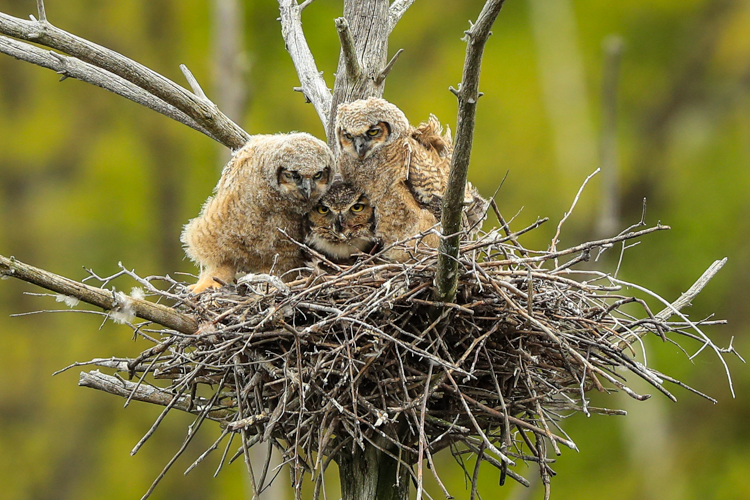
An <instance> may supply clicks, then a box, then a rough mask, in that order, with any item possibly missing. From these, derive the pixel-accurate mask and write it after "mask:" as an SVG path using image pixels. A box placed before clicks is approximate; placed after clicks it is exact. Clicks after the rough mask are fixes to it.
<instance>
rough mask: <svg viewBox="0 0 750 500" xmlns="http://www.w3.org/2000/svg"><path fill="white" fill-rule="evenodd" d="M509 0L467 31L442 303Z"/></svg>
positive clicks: (493, 3) (499, 1)
mask: <svg viewBox="0 0 750 500" xmlns="http://www.w3.org/2000/svg"><path fill="white" fill-rule="evenodd" d="M503 3H505V0H487V2H486V3H485V4H484V8H483V9H482V12H481V13H480V14H479V18H478V19H477V22H476V24H474V25H473V26H472V27H471V29H469V30H468V31H466V41H467V44H466V59H465V61H464V70H463V77H462V80H461V86H460V87H459V90H458V91H456V95H457V97H458V119H457V121H456V147H455V149H454V150H453V157H452V158H451V171H450V176H449V178H448V186H447V187H446V190H445V195H444V197H443V212H442V217H441V223H442V226H443V234H444V235H448V236H446V237H444V238H442V239H441V240H440V248H439V251H440V254H439V256H438V266H437V271H436V274H435V284H436V295H437V297H436V298H437V299H438V300H439V301H441V302H453V297H454V296H455V294H456V286H457V283H458V261H457V260H456V257H457V256H458V245H459V232H460V231H461V215H462V211H463V200H464V192H465V189H466V177H467V174H468V172H469V160H470V158H471V147H472V142H473V139H474V119H475V116H476V109H477V100H478V99H479V97H480V94H479V73H480V71H481V64H482V54H483V52H484V46H485V44H486V43H487V39H488V38H489V36H490V34H491V31H490V28H492V25H493V23H494V22H495V19H497V16H498V14H500V9H502V7H503Z"/></svg>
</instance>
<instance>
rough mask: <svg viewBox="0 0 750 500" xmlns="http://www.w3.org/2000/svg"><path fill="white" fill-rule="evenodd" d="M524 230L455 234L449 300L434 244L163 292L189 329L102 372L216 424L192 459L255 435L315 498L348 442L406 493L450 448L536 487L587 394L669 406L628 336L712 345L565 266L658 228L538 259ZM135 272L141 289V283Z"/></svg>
mask: <svg viewBox="0 0 750 500" xmlns="http://www.w3.org/2000/svg"><path fill="white" fill-rule="evenodd" d="M542 222H544V221H543V220H540V221H537V223H535V224H533V225H532V226H530V227H529V228H526V229H524V230H522V231H519V232H518V233H510V232H508V231H507V226H505V229H506V231H504V232H501V231H500V230H495V231H492V232H490V233H486V234H485V233H481V234H480V236H479V237H476V238H474V239H472V240H466V241H464V242H463V243H462V245H461V250H460V255H459V271H460V277H459V288H458V293H457V296H456V299H455V302H454V303H450V304H438V303H435V302H433V301H432V298H431V297H432V291H433V278H434V275H435V264H436V259H437V252H435V251H429V250H428V251H420V252H418V253H415V254H414V260H413V261H411V262H408V263H389V262H384V261H383V260H382V259H381V258H380V256H379V255H374V256H370V257H363V258H362V259H360V260H359V261H358V262H357V263H356V264H354V265H353V266H350V267H338V266H337V267H336V268H335V269H334V270H332V271H331V272H322V271H321V269H325V268H328V267H329V264H327V263H325V262H320V263H319V266H318V268H319V269H318V270H317V271H315V272H312V273H308V275H306V276H304V277H302V278H300V279H298V280H296V281H293V282H291V283H286V284H284V283H282V282H281V281H280V280H278V279H277V278H272V277H270V276H257V275H256V276H248V277H247V278H245V279H240V280H239V282H238V284H237V285H236V286H234V285H233V286H228V287H225V288H222V289H219V290H216V291H211V292H207V293H205V294H202V295H200V296H199V297H198V298H189V296H188V295H187V293H185V292H180V293H181V295H180V297H182V299H183V300H184V302H183V303H182V304H181V305H179V306H178V308H179V309H180V310H182V311H184V312H189V313H190V314H194V315H196V317H197V318H199V322H200V329H199V331H198V333H196V334H194V335H183V334H178V333H176V332H174V331H169V330H166V331H160V332H159V333H160V334H161V338H152V340H153V341H154V342H155V343H156V345H155V346H154V347H152V348H150V349H148V350H146V351H145V352H143V354H142V355H141V356H140V357H138V358H137V359H127V360H110V361H109V363H114V365H112V364H110V365H108V366H116V367H118V368H120V369H123V367H126V369H127V370H128V371H129V372H130V374H131V377H133V380H134V381H137V384H136V383H135V382H132V383H131V385H130V386H129V387H128V388H127V392H130V397H133V395H135V394H136V393H139V394H140V393H142V392H143V390H144V388H145V387H147V386H148V385H150V384H153V386H154V387H156V389H154V388H152V387H148V389H149V390H151V391H154V390H156V391H157V394H159V395H163V396H169V398H168V399H167V400H166V402H162V403H161V404H167V402H168V403H169V404H168V406H167V408H168V409H169V408H171V407H177V408H180V409H183V410H187V411H191V412H193V413H196V414H198V415H199V422H203V420H204V419H213V420H217V421H219V422H220V423H221V425H222V428H223V429H224V432H223V434H222V436H221V438H220V440H219V441H217V443H216V444H215V445H214V446H212V447H211V448H210V449H209V450H207V451H206V453H204V454H203V455H202V456H201V457H199V459H198V460H197V461H196V463H197V462H199V461H201V460H202V459H203V458H204V457H205V456H206V455H207V454H208V453H209V452H211V451H213V450H214V449H217V448H220V445H219V442H220V441H221V440H226V441H227V442H226V444H222V446H225V447H226V451H225V452H224V455H223V457H222V463H224V461H225V460H226V459H231V457H232V456H233V454H234V458H237V457H238V456H241V455H242V454H243V453H247V450H248V448H249V447H250V446H252V445H254V444H256V443H261V442H266V443H270V444H271V445H273V446H275V447H276V448H278V449H279V450H281V452H282V454H283V457H284V461H285V463H288V464H290V465H291V467H292V468H293V478H295V479H294V480H295V482H296V483H297V486H298V485H299V484H300V483H301V482H302V479H303V477H304V476H305V474H306V473H307V474H309V475H310V477H311V478H312V480H313V481H314V482H315V483H316V488H315V494H316V496H317V494H318V492H319V491H320V485H321V478H322V477H323V475H322V473H323V471H324V470H325V468H326V467H327V466H328V464H329V463H330V461H331V459H336V457H337V455H338V454H339V453H349V454H351V453H352V450H353V449H356V448H360V449H361V448H363V447H365V446H375V447H377V448H379V449H381V450H382V451H384V452H385V453H387V454H388V455H390V456H392V457H394V458H395V459H397V460H399V461H400V463H401V464H402V465H404V466H405V467H407V468H408V471H409V474H410V475H411V476H412V478H413V480H414V481H415V483H416V484H418V485H419V487H421V483H422V475H423V469H422V467H412V466H414V465H415V464H421V462H422V460H428V461H429V463H430V464H431V465H433V464H432V455H433V454H434V453H436V452H437V451H439V450H441V449H444V448H450V449H451V451H452V453H453V454H454V455H455V456H456V457H458V458H459V462H460V463H461V464H462V465H463V464H465V460H464V459H465V458H466V457H465V456H466V455H467V454H469V455H473V456H475V457H478V458H479V459H480V460H482V461H485V462H486V463H489V464H491V465H494V466H495V467H497V468H498V469H499V470H500V474H501V482H502V481H504V480H505V478H506V476H508V477H511V478H513V479H514V480H516V481H519V482H521V483H523V484H526V485H528V481H527V480H526V479H524V478H523V477H522V476H521V475H520V474H518V473H517V472H516V471H515V470H514V465H516V464H518V463H519V462H536V464H537V465H538V467H539V471H540V473H541V477H542V479H543V480H544V483H545V484H546V483H548V479H549V477H550V476H551V475H552V474H553V471H552V469H551V468H550V463H551V461H552V460H551V459H549V458H548V454H551V451H552V450H554V452H555V453H557V454H559V453H560V451H559V445H563V446H566V447H569V448H573V449H575V444H574V443H573V441H572V440H571V439H570V438H569V437H567V435H566V434H565V432H564V431H563V430H562V429H561V428H560V427H559V425H558V422H559V420H560V419H561V418H562V417H564V416H567V415H569V414H571V413H572V412H584V413H586V414H589V413H604V414H618V413H619V414H622V413H624V412H620V411H617V410H607V409H603V408H594V407H592V406H589V402H588V399H587V395H586V392H587V391H589V390H590V389H592V388H593V389H597V390H599V391H605V392H608V391H612V390H622V391H625V392H626V393H627V394H629V395H630V396H632V397H634V398H636V399H645V398H647V397H648V396H644V395H639V394H637V393H635V392H634V391H632V390H631V389H629V388H628V387H627V386H626V385H625V379H624V377H623V374H624V373H625V372H626V371H629V372H630V373H632V374H635V375H637V376H638V377H640V378H642V379H644V380H646V381H647V382H648V383H649V384H651V385H652V386H654V387H655V388H656V389H657V390H659V391H660V392H662V393H664V394H665V395H667V396H668V397H669V398H672V399H674V396H672V394H671V393H670V392H669V391H668V390H667V389H666V388H665V387H664V385H663V384H664V383H666V382H671V383H674V384H678V385H681V386H683V387H687V386H684V384H681V383H680V382H678V381H677V380H675V379H672V378H670V377H668V376H666V375H664V374H662V373H659V372H658V371H656V370H655V369H653V368H650V367H646V366H644V365H643V364H641V363H639V362H638V361H636V356H635V354H636V351H637V350H638V349H642V348H643V345H642V344H640V338H641V337H642V336H643V335H644V334H648V333H651V334H654V335H657V336H659V337H661V338H662V339H664V340H670V341H674V339H675V338H676V335H682V336H686V337H688V338H691V339H694V340H697V341H699V342H701V343H702V344H703V347H709V348H711V349H713V350H714V351H716V352H719V353H720V352H726V350H720V349H718V348H717V347H716V346H715V345H714V344H713V343H712V342H711V341H710V340H709V339H708V338H707V337H706V336H705V335H704V334H703V333H702V331H701V330H700V327H699V325H700V323H693V322H690V321H688V320H687V318H685V317H684V316H682V315H680V314H679V313H677V309H678V308H679V306H670V307H671V309H670V307H667V308H665V310H664V311H663V312H661V313H658V314H653V313H652V312H651V310H650V309H649V307H648V306H647V305H646V302H644V301H643V300H641V299H639V298H634V297H632V296H629V295H623V293H622V291H623V285H632V284H626V283H624V282H622V281H620V280H619V279H618V278H617V277H616V276H615V275H613V274H606V273H603V272H599V271H592V270H590V267H591V266H590V265H587V266H586V267H588V268H589V270H586V269H584V270H578V271H576V265H577V264H579V263H581V262H584V261H588V260H589V259H590V258H591V257H592V255H593V254H595V253H596V252H601V251H602V250H604V249H607V248H610V247H613V246H615V245H616V244H618V243H620V242H622V243H623V244H622V248H623V249H624V248H625V244H624V242H625V241H627V240H630V239H633V238H637V237H640V236H643V235H644V234H647V233H650V232H652V231H656V230H659V229H664V228H665V226H656V227H652V228H649V229H643V230H640V231H630V232H627V233H624V234H621V235H619V236H617V237H614V238H610V239H608V240H601V241H595V242H590V243H586V244H583V245H579V246H577V247H573V248H569V249H565V250H557V249H556V248H555V247H556V245H555V243H556V242H555V241H553V243H552V245H551V247H550V248H549V249H548V250H547V251H541V252H532V251H529V250H527V249H525V248H523V247H522V246H521V245H520V244H519V243H518V240H517V238H516V236H518V235H519V234H521V233H523V232H526V231H528V230H530V229H533V228H535V227H536V226H538V225H539V224H541V223H542ZM631 229H632V228H631ZM404 245H405V246H406V247H407V248H408V247H410V246H411V247H414V242H413V241H412V242H406V243H404ZM615 251H616V250H615ZM134 277H135V276H134ZM140 281H142V283H144V284H145V285H146V286H147V287H148V288H149V289H150V290H151V291H152V292H155V291H156V289H155V288H154V287H153V286H151V284H150V283H151V280H150V279H146V280H142V279H140ZM632 286H635V285H632ZM635 288H639V289H640V287H637V286H635ZM174 289H176V290H178V291H179V290H181V286H180V285H177V284H175V286H174ZM641 290H642V291H644V292H646V293H650V292H648V291H647V290H645V289H641ZM166 295H169V294H166ZM654 296H655V297H656V295H654ZM171 297H173V298H174V297H175V296H174V295H171ZM665 304H667V303H666V302H665ZM675 315H676V319H677V320H676V321H668V320H669V319H670V318H673V317H675ZM143 331H145V330H143ZM144 335H145V334H144ZM639 344H640V345H639ZM634 347H636V348H637V349H635V348H634ZM98 364H106V363H103V362H100V363H98ZM147 375H150V376H149V377H148V378H147V377H146V376H147ZM164 380H167V381H169V383H168V384H166V385H165V384H164ZM688 389H690V388H688ZM690 390H692V391H693V392H696V393H697V394H700V395H701V396H704V397H707V398H708V396H705V395H703V394H701V393H699V392H698V391H694V390H693V389H690ZM175 395H176V396H175ZM135 397H136V399H143V397H141V396H135ZM149 397H150V396H149ZM708 399H710V398H708ZM146 400H148V398H146ZM157 423H158V422H157ZM194 431H195V429H192V430H191V434H194ZM148 435H150V433H149V434H148ZM148 435H147V437H148ZM234 437H237V438H238V440H236V441H234V446H232V439H233V438H234ZM144 439H145V438H144ZM548 447H549V449H548ZM183 449H184V447H183ZM181 451H182V450H181ZM229 451H231V453H228V452H229ZM247 463H248V464H249V463H250V462H249V460H248V461H247ZM430 469H431V470H432V473H433V474H435V477H436V478H437V479H438V482H439V483H440V480H439V475H438V474H439V471H436V470H435V467H434V466H432V467H430ZM251 472H252V471H251ZM267 472H268V471H267V467H266V468H265V469H264V470H263V472H262V474H258V471H255V473H254V475H253V477H254V478H255V481H254V485H255V487H256V488H258V489H262V488H263V486H264V485H265V484H266V483H267V482H268V481H267V478H266V476H267ZM467 474H468V475H469V477H470V478H471V477H472V474H471V472H470V471H467ZM268 477H270V476H268ZM440 484H442V483H440Z"/></svg>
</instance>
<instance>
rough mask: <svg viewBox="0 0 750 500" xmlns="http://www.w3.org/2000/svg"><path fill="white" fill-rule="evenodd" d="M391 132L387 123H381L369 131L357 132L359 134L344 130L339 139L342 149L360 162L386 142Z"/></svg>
mask: <svg viewBox="0 0 750 500" xmlns="http://www.w3.org/2000/svg"><path fill="white" fill-rule="evenodd" d="M390 130H391V127H390V125H388V123H386V122H379V123H377V124H375V125H372V126H370V127H369V128H368V129H367V130H364V131H361V132H360V131H357V133H354V132H352V131H347V130H342V131H341V136H340V137H339V141H340V143H341V149H342V150H343V151H347V152H348V153H349V154H351V155H352V156H356V157H357V158H359V159H360V160H364V159H365V158H367V157H368V156H370V155H371V154H372V153H373V151H375V150H376V149H378V147H380V146H381V145H383V144H384V143H385V142H386V140H387V139H388V135H389V134H390Z"/></svg>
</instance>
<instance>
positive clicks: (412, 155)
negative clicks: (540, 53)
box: [336, 97, 488, 260]
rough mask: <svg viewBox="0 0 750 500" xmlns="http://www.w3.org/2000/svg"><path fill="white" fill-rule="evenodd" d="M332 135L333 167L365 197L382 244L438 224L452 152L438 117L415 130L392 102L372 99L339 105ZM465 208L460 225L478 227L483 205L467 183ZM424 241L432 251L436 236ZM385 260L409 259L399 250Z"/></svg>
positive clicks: (485, 204) (484, 209) (484, 210)
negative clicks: (335, 148) (335, 144)
mask: <svg viewBox="0 0 750 500" xmlns="http://www.w3.org/2000/svg"><path fill="white" fill-rule="evenodd" d="M336 137H337V141H338V148H339V151H338V160H337V161H338V169H339V171H340V172H341V174H342V175H343V176H344V179H346V181H347V182H349V183H351V184H353V185H354V186H356V187H357V188H358V189H361V190H363V191H364V192H366V193H367V194H368V195H369V197H370V201H371V202H372V205H373V206H374V207H375V213H376V216H377V219H378V222H377V226H376V236H377V237H378V238H379V239H380V240H382V242H383V245H384V246H388V244H390V243H393V242H395V241H398V240H402V239H405V238H408V237H410V236H414V235H416V234H419V233H422V232H425V231H428V230H429V229H430V228H432V227H433V226H435V225H436V224H437V222H438V221H439V220H440V212H441V210H442V198H443V193H444V192H445V188H446V186H447V184H448V174H449V172H450V162H451V155H452V153H453V145H452V141H451V137H450V131H448V132H446V133H445V134H443V129H442V127H441V126H440V123H439V122H438V120H437V118H435V117H434V116H430V119H429V121H428V122H427V123H423V124H420V125H419V126H418V127H416V128H415V127H412V126H411V125H409V121H408V120H407V118H406V116H405V115H404V113H403V112H402V111H401V110H400V109H399V108H398V107H396V106H395V105H394V104H391V103H390V102H388V101H386V100H384V99H379V98H374V97H371V98H369V99H361V100H358V101H352V102H350V103H346V104H341V105H339V107H338V111H337V114H336ZM464 205H465V207H464V219H465V227H466V228H467V229H468V228H472V227H476V226H478V225H479V223H481V221H482V220H483V218H484V216H485V214H486V208H487V206H488V202H487V201H486V200H484V199H483V198H482V197H481V196H480V195H479V193H478V192H477V190H476V189H475V188H474V186H472V185H471V184H467V186H466V192H465V195H464ZM423 241H424V242H425V243H426V244H428V245H430V246H432V247H435V246H437V243H438V237H437V235H435V234H428V235H427V236H426V237H425V238H424V239H423ZM388 256H389V257H391V258H394V259H396V260H404V259H405V258H406V257H408V255H406V254H405V253H404V252H402V251H400V250H394V252H392V253H391V255H388Z"/></svg>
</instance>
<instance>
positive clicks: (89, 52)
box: [0, 13, 250, 149]
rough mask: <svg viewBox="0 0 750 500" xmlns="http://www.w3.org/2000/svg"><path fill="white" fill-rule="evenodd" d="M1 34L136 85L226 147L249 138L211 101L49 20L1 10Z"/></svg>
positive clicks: (234, 145)
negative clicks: (26, 18) (76, 59)
mask: <svg viewBox="0 0 750 500" xmlns="http://www.w3.org/2000/svg"><path fill="white" fill-rule="evenodd" d="M0 33H1V34H4V35H8V36H10V37H13V38H17V39H20V40H25V41H28V42H33V43H37V44H40V45H44V46H46V47H49V48H52V49H55V50H58V51H60V52H62V53H64V54H67V55H69V56H72V57H75V58H78V59H80V60H81V61H84V62H86V63H89V64H91V65H93V66H96V67H98V68H101V69H104V70H106V71H109V72H110V73H114V74H115V75H117V76H119V77H121V78H123V79H125V80H127V81H129V82H131V83H133V84H135V85H137V86H138V87H140V88H142V89H144V90H145V91H147V92H148V93H150V94H153V95H154V96H156V97H158V98H159V99H161V100H163V101H164V102H166V103H168V104H171V105H172V106H174V107H175V108H177V109H179V110H180V111H182V112H183V113H185V114H186V115H188V116H190V117H191V118H192V119H193V120H195V121H196V122H197V123H199V124H200V125H201V126H202V127H204V128H205V129H206V130H208V131H209V133H210V135H211V136H212V137H215V138H216V140H218V141H219V142H220V143H222V144H224V145H225V146H227V147H229V148H232V149H237V148H240V147H242V146H243V145H244V144H245V143H246V142H247V140H248V138H249V137H250V136H249V134H248V133H247V132H245V131H244V130H243V129H242V128H241V127H240V126H239V125H237V124H236V123H234V122H233V121H232V120H230V119H229V118H227V117H226V116H225V115H224V114H223V113H221V111H219V110H218V108H217V107H216V106H215V105H213V104H212V103H210V102H207V101H204V100H202V99H201V98H200V97H199V96H197V95H195V94H193V93H191V92H189V91H188V90H186V89H185V88H183V87H181V86H180V85H177V84H176V83H175V82H173V81H172V80H169V79H168V78H165V77H164V76H162V75H160V74H158V73H156V72H155V71H153V70H151V69H149V68H147V67H145V66H143V65H142V64H139V63H137V62H135V61H133V60H131V59H128V58H127V57H125V56H123V55H122V54H119V53H117V52H115V51H113V50H109V49H107V48H105V47H102V46H100V45H97V44H95V43H92V42H89V41H88V40H84V39H83V38H80V37H77V36H75V35H73V34H71V33H68V32H67V31H64V30H61V29H59V28H57V27H55V26H52V25H51V24H49V23H48V22H38V21H25V20H23V19H18V18H15V17H12V16H9V15H7V14H3V13H0Z"/></svg>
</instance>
